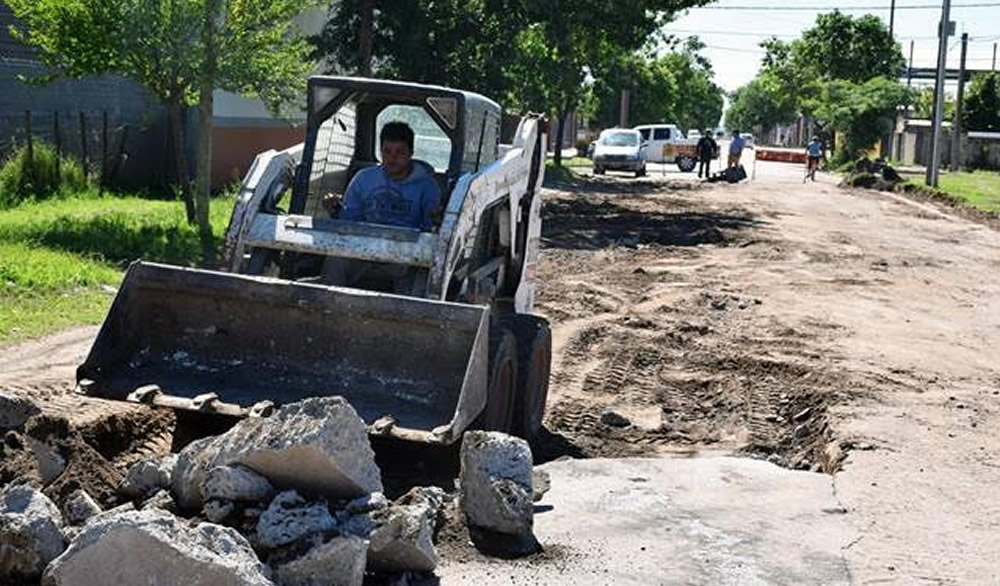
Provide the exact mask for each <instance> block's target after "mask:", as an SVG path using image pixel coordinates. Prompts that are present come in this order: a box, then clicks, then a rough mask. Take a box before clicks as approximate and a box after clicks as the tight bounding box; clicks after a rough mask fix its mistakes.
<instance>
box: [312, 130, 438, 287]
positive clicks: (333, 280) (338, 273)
mask: <svg viewBox="0 0 1000 586" xmlns="http://www.w3.org/2000/svg"><path fill="white" fill-rule="evenodd" d="M379 142H380V143H381V146H380V149H379V152H380V153H381V155H382V157H381V158H382V162H381V164H380V165H377V166H375V167H369V168H367V169H362V170H361V171H359V172H358V173H357V174H356V175H355V176H354V179H352V180H351V183H350V185H348V187H347V192H346V194H345V196H344V207H343V209H342V210H341V211H340V214H338V216H337V217H338V219H341V220H351V221H356V222H367V223H370V224H385V225H390V226H402V227H406V228H416V229H418V230H423V231H428V230H430V229H431V226H432V222H431V214H432V213H433V212H434V211H435V210H436V209H437V207H438V205H439V203H440V200H441V189H440V187H438V184H437V181H435V179H434V169H433V168H432V167H431V166H430V165H428V164H427V163H425V162H423V161H420V160H416V159H414V158H413V130H412V129H411V128H410V127H409V126H408V125H407V124H406V123H404V122H389V123H388V124H386V125H385V126H383V127H382V132H381V133H379ZM414 276H415V272H414V271H413V270H411V269H409V268H408V267H404V266H398V265H387V264H382V263H373V262H367V261H360V260H352V259H345V258H335V257H327V258H326V260H325V262H324V264H323V282H325V283H327V284H329V285H338V286H344V287H350V286H353V285H355V284H356V283H357V282H358V281H360V280H361V279H362V278H368V277H370V278H375V279H379V280H388V281H391V282H392V289H393V291H394V292H396V293H401V294H410V293H411V290H412V289H413V287H414V284H415V283H414Z"/></svg>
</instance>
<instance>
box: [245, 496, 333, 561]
mask: <svg viewBox="0 0 1000 586" xmlns="http://www.w3.org/2000/svg"><path fill="white" fill-rule="evenodd" d="M336 529H337V521H336V520H335V519H334V518H333V515H331V514H330V511H329V510H327V508H326V504H324V503H307V502H306V501H305V499H303V498H302V497H301V496H300V495H299V493H297V492H295V491H294V490H287V491H285V492H282V493H279V494H278V496H276V497H274V500H272V501H271V504H270V505H269V506H268V507H267V510H265V511H264V513H263V514H261V516H260V520H259V521H258V522H257V543H259V544H260V545H261V546H262V547H266V548H270V549H273V548H275V547H279V546H282V545H287V544H289V543H292V542H295V541H297V540H299V539H301V538H303V537H307V536H309V535H314V534H316V533H323V532H328V531H334V530H336Z"/></svg>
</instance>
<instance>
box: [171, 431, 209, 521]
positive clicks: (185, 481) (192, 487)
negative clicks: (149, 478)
mask: <svg viewBox="0 0 1000 586" xmlns="http://www.w3.org/2000/svg"><path fill="white" fill-rule="evenodd" d="M215 439H216V438H215V437H206V438H202V439H200V440H195V441H193V442H191V443H189V444H188V445H187V446H185V447H184V449H183V450H181V451H180V453H179V454H177V461H176V463H175V464H174V469H173V474H172V476H171V479H170V488H171V492H173V495H174V499H175V500H176V501H177V504H178V505H179V506H180V507H181V508H184V509H197V508H200V507H201V505H202V496H201V485H202V483H203V482H204V480H205V475H206V474H207V473H208V471H209V469H211V468H212V467H213V466H214V464H213V462H214V461H215V460H216V458H217V456H218V455H219V452H218V450H217V449H215V447H214V444H213V441H214V440H215Z"/></svg>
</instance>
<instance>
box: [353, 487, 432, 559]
mask: <svg viewBox="0 0 1000 586" xmlns="http://www.w3.org/2000/svg"><path fill="white" fill-rule="evenodd" d="M435 516H436V513H435V511H434V509H433V508H432V507H431V505H430V504H429V503H427V502H422V503H418V504H412V505H392V506H390V507H389V508H388V509H385V510H383V511H379V512H377V513H375V515H374V519H375V524H376V526H375V530H374V531H372V532H371V535H370V536H369V539H370V542H369V544H368V569H370V570H372V571H376V572H405V571H415V572H430V571H433V570H434V567H435V566H437V551H435V549H434V543H433V537H434V524H435Z"/></svg>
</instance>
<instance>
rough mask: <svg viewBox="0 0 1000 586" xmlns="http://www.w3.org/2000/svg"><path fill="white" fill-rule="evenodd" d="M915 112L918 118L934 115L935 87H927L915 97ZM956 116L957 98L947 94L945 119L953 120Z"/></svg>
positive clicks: (927, 117)
mask: <svg viewBox="0 0 1000 586" xmlns="http://www.w3.org/2000/svg"><path fill="white" fill-rule="evenodd" d="M913 114H914V115H915V116H916V117H917V118H924V119H928V120H929V119H930V118H933V117H934V88H932V87H925V88H923V89H921V90H920V91H919V92H917V93H916V95H914V97H913ZM954 117H955V100H954V99H952V98H951V97H949V96H948V95H945V98H944V119H945V120H952V119H953V118H954Z"/></svg>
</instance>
